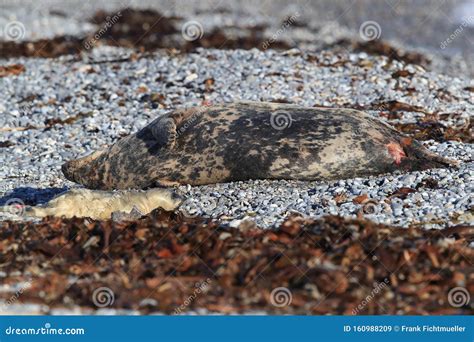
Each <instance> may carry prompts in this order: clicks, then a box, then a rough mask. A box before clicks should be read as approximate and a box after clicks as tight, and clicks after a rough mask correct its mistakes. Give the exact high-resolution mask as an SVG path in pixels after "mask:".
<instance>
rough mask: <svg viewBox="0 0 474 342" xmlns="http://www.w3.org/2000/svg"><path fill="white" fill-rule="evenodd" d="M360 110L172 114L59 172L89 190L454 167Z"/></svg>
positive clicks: (245, 107) (239, 107)
mask: <svg viewBox="0 0 474 342" xmlns="http://www.w3.org/2000/svg"><path fill="white" fill-rule="evenodd" d="M452 164H453V162H452V161H449V160H446V159H444V158H441V157H439V156H437V155H434V154H432V153H430V152H429V151H428V150H427V149H426V148H424V147H423V146H422V145H421V144H420V143H419V142H417V141H415V140H413V139H411V138H408V137H405V136H403V135H402V134H400V133H399V132H397V131H396V130H395V129H393V128H392V127H390V126H389V125H388V124H386V123H384V122H382V121H380V120H378V119H376V118H374V117H372V116H370V115H368V114H366V113H364V112H362V111H358V110H353V109H329V108H317V107H314V108H306V107H301V106H297V105H290V104H279V103H264V102H238V103H230V104H222V105H216V106H203V107H194V108H189V109H178V110H174V111H171V112H170V113H168V114H165V115H163V116H160V117H158V118H157V119H156V120H154V121H153V122H151V123H150V124H149V125H147V126H146V127H144V128H143V129H141V130H140V131H139V132H137V133H135V134H132V135H129V136H127V137H125V138H123V139H121V140H119V141H117V142H116V143H115V144H113V145H112V146H110V147H109V148H106V149H104V150H101V151H97V152H94V153H92V154H91V155H89V156H86V157H83V158H80V159H77V160H72V161H69V162H67V163H66V164H64V165H63V167H62V170H63V173H64V175H65V176H66V178H67V179H69V180H72V181H74V182H77V183H80V184H83V185H84V186H86V187H88V188H91V189H146V188H151V187H156V186H170V185H175V184H191V185H201V184H212V183H221V182H229V181H245V180H250V179H295V180H335V179H344V178H352V177H364V176H369V175H378V174H383V173H389V172H394V171H396V170H400V171H415V170H424V169H429V168H439V167H446V166H449V165H452Z"/></svg>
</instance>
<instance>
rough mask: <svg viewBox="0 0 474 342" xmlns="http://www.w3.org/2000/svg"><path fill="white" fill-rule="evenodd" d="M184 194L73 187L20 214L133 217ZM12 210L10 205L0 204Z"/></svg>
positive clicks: (174, 204)
mask: <svg viewBox="0 0 474 342" xmlns="http://www.w3.org/2000/svg"><path fill="white" fill-rule="evenodd" d="M181 203H182V198H181V196H179V195H178V194H176V193H174V192H172V191H170V190H168V189H158V188H157V189H150V190H147V191H133V190H131V191H96V190H88V189H72V190H69V191H68V192H66V193H63V194H60V195H58V196H56V197H55V198H53V199H52V200H51V201H49V202H48V203H47V204H45V205H43V206H36V207H30V206H26V207H25V208H24V210H21V211H20V212H21V215H25V216H33V217H46V216H57V217H66V218H71V217H90V218H92V219H96V220H108V219H111V218H112V219H113V220H115V221H123V220H129V219H130V220H133V219H137V218H140V217H141V216H144V215H147V214H149V213H150V212H151V211H152V210H153V209H155V208H158V207H161V208H163V209H165V210H168V211H172V210H174V209H176V208H178V207H179V205H180V204H181ZM0 209H2V211H6V212H8V211H9V208H8V206H6V207H2V208H0Z"/></svg>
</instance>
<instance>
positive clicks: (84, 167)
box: [61, 151, 104, 186]
mask: <svg viewBox="0 0 474 342" xmlns="http://www.w3.org/2000/svg"><path fill="white" fill-rule="evenodd" d="M103 153H104V151H97V152H94V153H92V154H89V155H88V156H85V157H82V158H79V159H74V160H70V161H68V162H66V163H64V164H63V165H62V166H61V170H62V172H63V174H64V176H65V177H66V178H67V179H68V180H70V181H72V182H75V183H80V184H83V185H86V186H87V185H89V184H88V183H89V181H92V180H94V179H93V178H94V177H95V178H97V176H98V171H99V167H98V166H97V158H98V157H100V156H102V155H103Z"/></svg>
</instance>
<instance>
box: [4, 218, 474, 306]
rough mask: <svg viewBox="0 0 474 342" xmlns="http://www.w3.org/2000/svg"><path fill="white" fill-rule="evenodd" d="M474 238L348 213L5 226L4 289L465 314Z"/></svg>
mask: <svg viewBox="0 0 474 342" xmlns="http://www.w3.org/2000/svg"><path fill="white" fill-rule="evenodd" d="M473 239H474V227H472V226H457V227H450V228H446V229H444V230H423V229H418V228H410V229H402V228H396V227H388V226H384V225H378V224H374V223H372V222H370V221H365V220H355V219H353V220H348V219H343V218H340V217H326V218H324V219H321V220H312V219H303V218H301V217H298V216H292V217H290V218H288V219H287V220H286V221H285V222H284V223H283V224H282V225H281V227H280V229H278V230H261V229H256V228H252V225H242V226H241V227H240V228H239V229H235V228H232V229H231V228H225V227H223V226H221V225H219V224H218V223H217V222H213V221H209V220H207V219H204V218H193V219H189V218H183V217H182V216H180V215H177V214H174V213H169V212H164V211H155V212H153V213H152V214H151V215H149V216H148V217H144V218H142V219H140V220H137V221H135V222H128V223H127V222H122V223H116V222H111V221H93V220H84V219H58V218H47V219H44V220H43V221H41V222H40V223H31V222H30V223H27V222H4V223H3V224H2V229H1V230H0V265H1V266H0V270H1V271H2V272H5V274H6V277H5V278H4V283H5V284H14V283H17V282H19V281H26V280H29V281H30V283H31V287H30V288H28V289H27V290H25V291H24V292H23V294H22V295H21V297H20V298H19V301H23V302H38V303H43V304H47V305H49V306H50V307H69V308H74V307H77V306H81V307H91V308H95V305H94V301H93V292H94V290H96V289H97V288H99V287H107V288H109V289H111V291H113V294H114V301H113V303H111V306H110V307H112V308H126V309H136V310H140V311H141V312H142V313H150V312H156V311H163V312H166V313H170V314H172V313H175V312H176V309H177V308H179V312H186V311H187V310H194V309H197V308H205V309H207V310H209V311H215V312H221V313H231V312H240V313H244V312H249V311H253V310H264V311H266V312H269V313H277V314H283V313H296V314H353V313H357V314H400V313H403V314H461V313H464V314H467V313H472V312H473V307H472V306H468V305H465V306H463V307H460V308H458V307H453V306H451V305H450V304H449V302H448V291H449V290H450V289H451V288H453V287H456V286H463V287H465V288H466V289H467V290H468V291H470V293H474V273H473V267H472V264H473V262H474V251H473V250H472V248H469V247H468V244H469V243H472V241H473ZM203 282H206V284H207V285H208V286H206V287H205V289H203V291H201V292H199V294H197V295H196V286H197V285H196V284H203ZM382 282H383V283H384V284H386V286H384V287H383V288H382V289H381V291H380V293H378V294H377V296H375V297H374V298H373V299H372V300H371V301H369V302H367V296H368V295H369V294H371V293H373V289H374V288H375V287H376V286H378V284H382ZM278 288H284V289H286V290H287V291H288V292H287V294H288V295H289V296H290V300H289V301H288V303H286V305H279V304H278V303H277V305H275V302H274V298H273V297H272V296H273V294H272V291H274V290H275V289H278ZM0 296H2V297H4V298H5V297H7V296H8V294H6V293H2V294H0ZM189 298H192V300H189ZM364 301H365V302H364ZM144 303H145V304H144ZM183 303H184V304H185V305H184V304H183ZM361 303H365V305H362V306H361ZM354 310H356V311H354Z"/></svg>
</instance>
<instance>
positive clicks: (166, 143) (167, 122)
mask: <svg viewBox="0 0 474 342" xmlns="http://www.w3.org/2000/svg"><path fill="white" fill-rule="evenodd" d="M150 129H151V134H153V137H154V138H155V139H156V141H157V142H158V144H160V145H161V146H163V147H166V148H173V147H174V145H175V144H176V136H177V133H176V123H175V122H174V120H173V119H172V118H171V117H169V116H163V117H161V118H159V119H157V120H155V122H153V123H152V124H151V127H150Z"/></svg>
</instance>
